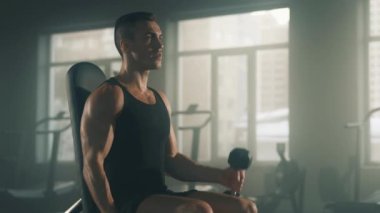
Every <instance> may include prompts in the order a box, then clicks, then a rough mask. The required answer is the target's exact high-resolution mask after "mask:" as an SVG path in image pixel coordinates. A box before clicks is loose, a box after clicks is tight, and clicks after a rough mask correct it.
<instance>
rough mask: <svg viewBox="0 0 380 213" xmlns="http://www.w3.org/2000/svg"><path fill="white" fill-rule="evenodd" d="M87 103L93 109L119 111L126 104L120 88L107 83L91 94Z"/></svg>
mask: <svg viewBox="0 0 380 213" xmlns="http://www.w3.org/2000/svg"><path fill="white" fill-rule="evenodd" d="M87 102H88V104H89V105H90V106H92V107H93V108H98V109H99V108H100V109H104V110H111V111H115V110H116V111H119V110H121V108H122V106H123V104H124V94H123V91H122V89H121V88H120V87H119V86H117V85H114V84H109V83H106V82H105V83H103V84H102V85H100V86H99V87H98V88H96V89H95V90H94V91H93V92H92V93H91V94H90V96H89V98H88V100H87Z"/></svg>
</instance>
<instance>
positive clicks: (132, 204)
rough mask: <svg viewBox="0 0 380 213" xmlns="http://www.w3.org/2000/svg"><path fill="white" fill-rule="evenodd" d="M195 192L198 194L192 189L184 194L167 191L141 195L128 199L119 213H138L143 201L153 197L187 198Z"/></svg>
mask: <svg viewBox="0 0 380 213" xmlns="http://www.w3.org/2000/svg"><path fill="white" fill-rule="evenodd" d="M194 192H197V190H195V189H192V190H189V191H184V192H173V191H171V190H166V191H164V192H160V193H152V194H139V195H136V196H134V197H133V198H131V199H128V201H126V202H124V203H123V204H122V205H121V206H120V207H119V212H120V213H136V212H137V208H138V207H139V205H140V203H141V202H143V200H145V199H146V198H147V197H149V196H151V195H171V196H179V197H187V196H189V195H190V194H191V193H194Z"/></svg>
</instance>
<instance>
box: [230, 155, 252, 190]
mask: <svg viewBox="0 0 380 213" xmlns="http://www.w3.org/2000/svg"><path fill="white" fill-rule="evenodd" d="M251 163H252V156H251V154H250V153H249V151H248V150H246V149H243V148H235V149H233V150H232V151H231V152H230V155H229V156H228V164H229V165H230V167H231V168H232V169H235V170H246V169H248V168H249V166H250V165H251ZM225 193H226V194H230V195H233V196H239V193H238V192H232V191H226V192H225Z"/></svg>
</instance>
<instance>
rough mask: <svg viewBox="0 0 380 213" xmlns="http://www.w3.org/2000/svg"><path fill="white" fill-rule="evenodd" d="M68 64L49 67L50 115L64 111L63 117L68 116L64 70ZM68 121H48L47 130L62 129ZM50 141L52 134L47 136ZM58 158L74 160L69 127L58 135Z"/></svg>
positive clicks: (67, 67)
mask: <svg viewBox="0 0 380 213" xmlns="http://www.w3.org/2000/svg"><path fill="white" fill-rule="evenodd" d="M68 69H69V66H56V67H52V68H51V69H50V78H51V80H50V90H49V91H50V113H49V114H50V116H51V117H55V116H56V115H57V113H59V112H61V111H62V112H65V117H68V116H69V110H68V103H67V96H66V84H65V83H66V78H65V77H66V72H67V70H68ZM69 123H70V121H69V120H63V121H61V122H49V124H48V126H49V127H48V128H49V130H59V129H63V128H64V127H65V126H67V125H68V124H69ZM49 139H50V140H51V141H52V140H53V138H52V136H50V137H49ZM58 160H60V161H72V160H74V144H73V138H72V134H71V129H70V128H69V129H67V130H65V131H63V132H62V133H61V135H60V141H59V150H58Z"/></svg>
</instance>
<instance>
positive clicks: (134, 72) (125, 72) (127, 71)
mask: <svg viewBox="0 0 380 213" xmlns="http://www.w3.org/2000/svg"><path fill="white" fill-rule="evenodd" d="M149 72H150V71H149V70H138V69H136V68H133V67H132V66H122V67H121V70H120V73H119V76H118V78H119V80H120V81H121V82H122V83H124V84H125V85H126V86H127V87H128V89H132V90H137V91H139V92H142V93H143V92H145V91H146V90H147V89H148V78H149Z"/></svg>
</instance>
